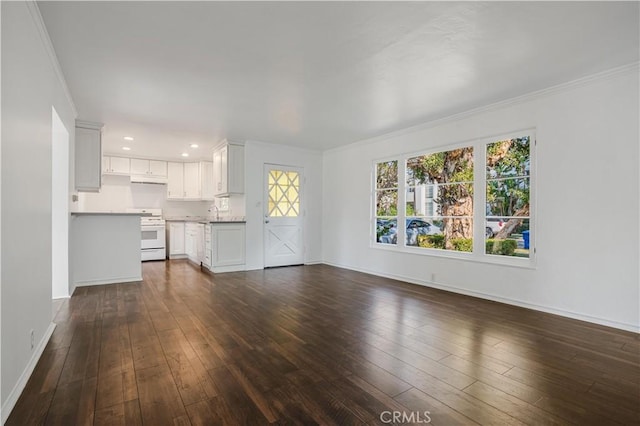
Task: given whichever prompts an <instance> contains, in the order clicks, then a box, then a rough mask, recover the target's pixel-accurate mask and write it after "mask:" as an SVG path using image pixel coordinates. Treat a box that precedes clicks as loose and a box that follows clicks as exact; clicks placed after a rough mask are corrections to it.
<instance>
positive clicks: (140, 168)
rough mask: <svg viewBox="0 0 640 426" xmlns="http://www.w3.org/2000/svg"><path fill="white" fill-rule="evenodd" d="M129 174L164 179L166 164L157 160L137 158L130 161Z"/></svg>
mask: <svg viewBox="0 0 640 426" xmlns="http://www.w3.org/2000/svg"><path fill="white" fill-rule="evenodd" d="M131 174H132V175H138V176H142V175H146V176H155V177H161V178H166V177H167V162H166V161H159V160H142V159H139V158H132V159H131Z"/></svg>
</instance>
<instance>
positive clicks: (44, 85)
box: [0, 2, 75, 420]
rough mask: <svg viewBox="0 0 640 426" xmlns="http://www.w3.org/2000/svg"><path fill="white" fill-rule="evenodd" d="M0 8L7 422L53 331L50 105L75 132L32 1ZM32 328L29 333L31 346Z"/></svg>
mask: <svg viewBox="0 0 640 426" xmlns="http://www.w3.org/2000/svg"><path fill="white" fill-rule="evenodd" d="M0 7H1V8H2V117H1V121H2V158H1V161H2V162H1V165H0V173H1V177H0V182H1V183H2V190H1V196H2V201H1V202H2V217H1V225H0V229H1V234H2V242H1V253H2V262H1V268H0V274H1V277H0V280H1V282H2V288H1V291H2V299H1V303H2V306H1V317H2V318H1V327H2V329H1V332H0V336H1V346H2V348H1V351H2V353H1V357H2V366H1V372H0V381H1V383H0V392H1V398H2V407H3V408H2V417H3V420H4V419H6V417H7V416H8V415H9V412H10V410H11V408H12V407H13V404H14V403H15V401H16V399H17V397H18V396H19V393H20V391H21V386H24V384H26V379H27V378H28V376H29V374H30V372H31V370H30V369H31V368H33V367H34V366H35V361H37V358H38V356H39V353H40V351H41V350H42V349H43V347H44V343H46V341H47V339H48V337H49V335H50V333H51V331H52V326H51V277H52V275H51V269H52V267H51V259H52V253H51V235H52V232H51V216H52V212H51V161H52V156H51V133H52V129H51V107H52V106H53V107H54V108H55V109H56V111H57V112H58V114H59V115H60V118H61V120H62V122H63V123H64V125H65V127H66V128H67V129H73V127H74V119H75V110H74V107H73V104H72V102H71V100H70V98H69V97H68V95H67V92H66V87H65V85H64V80H61V78H60V74H59V73H58V72H57V69H56V67H55V62H54V61H53V60H52V59H54V58H55V56H52V53H53V52H52V51H51V50H48V49H47V46H50V41H49V40H48V36H47V35H46V31H43V29H44V26H42V24H41V17H40V15H39V12H38V10H37V7H36V6H35V3H25V2H1V4H0ZM38 23H40V24H38ZM47 43H49V44H47ZM71 143H73V140H72V142H71ZM30 330H34V335H35V343H36V346H35V348H34V349H31V345H30Z"/></svg>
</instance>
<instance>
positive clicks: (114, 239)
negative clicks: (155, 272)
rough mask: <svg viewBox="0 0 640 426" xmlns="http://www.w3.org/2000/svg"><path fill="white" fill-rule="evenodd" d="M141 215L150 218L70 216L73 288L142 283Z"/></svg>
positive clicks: (100, 214)
mask: <svg viewBox="0 0 640 426" xmlns="http://www.w3.org/2000/svg"><path fill="white" fill-rule="evenodd" d="M141 216H148V215H147V214H145V213H126V212H72V213H71V224H70V238H69V251H70V256H69V258H70V260H71V261H70V265H69V273H70V280H71V282H72V283H73V286H72V287H73V288H75V287H81V286H89V285H99V284H112V283H122V282H131V281H142V259H141V253H140V217H141Z"/></svg>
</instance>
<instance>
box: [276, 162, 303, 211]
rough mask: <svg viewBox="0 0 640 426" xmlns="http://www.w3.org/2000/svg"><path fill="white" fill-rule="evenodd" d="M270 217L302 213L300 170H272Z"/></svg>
mask: <svg viewBox="0 0 640 426" xmlns="http://www.w3.org/2000/svg"><path fill="white" fill-rule="evenodd" d="M268 185H269V203H268V208H269V217H298V215H299V214H300V176H299V174H298V172H285V171H282V170H270V171H269V178H268Z"/></svg>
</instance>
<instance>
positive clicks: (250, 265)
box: [245, 141, 322, 269]
mask: <svg viewBox="0 0 640 426" xmlns="http://www.w3.org/2000/svg"><path fill="white" fill-rule="evenodd" d="M265 164H279V165H283V166H295V167H302V168H303V169H304V176H305V179H306V182H305V183H304V186H303V194H302V195H303V197H304V198H303V211H304V212H305V218H304V219H305V220H304V228H303V233H304V240H305V255H304V262H305V263H316V262H321V261H322V154H321V153H320V152H317V151H309V150H304V149H298V148H292V147H288V146H283V145H274V144H267V143H262V142H254V141H248V142H246V144H245V200H246V217H247V228H246V231H247V233H246V238H247V241H246V255H247V260H246V267H247V269H261V268H263V267H264V254H263V247H264V230H263V226H264V221H263V219H264V213H265V209H264V206H263V197H264V192H265V184H264V165H265Z"/></svg>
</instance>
